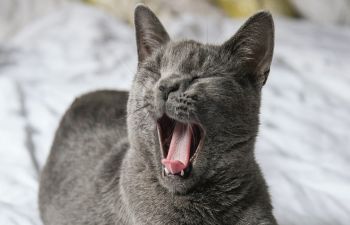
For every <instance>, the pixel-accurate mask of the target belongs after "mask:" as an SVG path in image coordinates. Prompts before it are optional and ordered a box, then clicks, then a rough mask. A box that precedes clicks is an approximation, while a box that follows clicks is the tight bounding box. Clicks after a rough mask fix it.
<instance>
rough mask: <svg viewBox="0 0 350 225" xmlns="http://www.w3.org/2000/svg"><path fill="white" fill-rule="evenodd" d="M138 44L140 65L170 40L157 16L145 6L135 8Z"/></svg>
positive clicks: (140, 5)
mask: <svg viewBox="0 0 350 225" xmlns="http://www.w3.org/2000/svg"><path fill="white" fill-rule="evenodd" d="M134 22H135V29H136V44H137V53H138V59H139V63H140V62H142V61H143V60H144V59H145V58H147V57H148V56H150V55H151V54H152V53H153V52H154V51H155V50H156V49H158V48H159V47H160V46H162V45H164V44H166V43H167V42H168V41H169V40H170V38H169V35H168V33H167V32H166V30H165V29H164V27H163V25H162V24H161V22H160V21H159V20H158V18H157V17H156V15H154V13H153V12H152V11H151V10H150V9H149V8H148V7H146V6H145V5H142V4H139V5H138V6H136V8H135V17H134Z"/></svg>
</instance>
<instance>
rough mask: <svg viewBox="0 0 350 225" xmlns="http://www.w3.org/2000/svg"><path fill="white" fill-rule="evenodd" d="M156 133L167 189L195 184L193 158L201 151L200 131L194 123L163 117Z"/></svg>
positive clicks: (203, 134)
mask: <svg viewBox="0 0 350 225" xmlns="http://www.w3.org/2000/svg"><path fill="white" fill-rule="evenodd" d="M157 131H158V138H159V143H160V150H161V156H162V160H161V163H162V165H163V167H162V169H163V171H162V173H161V174H162V180H163V181H164V182H163V183H164V184H165V186H167V188H168V189H170V190H174V189H178V188H180V189H181V187H178V186H182V187H184V188H185V186H191V183H193V182H195V179H194V174H193V173H194V170H193V168H192V166H193V165H195V164H196V163H195V161H196V159H197V156H198V154H200V151H201V149H202V148H203V144H204V138H205V132H204V129H203V128H202V126H201V125H200V124H198V123H193V122H190V121H183V120H181V121H180V120H177V119H174V118H171V117H169V116H167V115H166V114H164V115H163V116H162V117H161V118H159V119H158V120H157ZM187 183H188V185H185V184H187ZM183 191H184V190H174V192H183Z"/></svg>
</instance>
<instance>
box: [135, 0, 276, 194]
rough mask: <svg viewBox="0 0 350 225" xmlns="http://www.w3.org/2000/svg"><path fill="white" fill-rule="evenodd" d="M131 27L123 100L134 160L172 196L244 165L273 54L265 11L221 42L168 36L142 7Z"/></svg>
mask: <svg viewBox="0 0 350 225" xmlns="http://www.w3.org/2000/svg"><path fill="white" fill-rule="evenodd" d="M135 27H136V41H137V51H138V61H139V62H138V70H137V74H136V76H135V79H134V82H133V86H132V89H131V91H130V97H129V102H128V131H129V139H130V142H131V147H132V148H134V149H137V152H136V156H135V160H139V164H140V165H141V164H142V165H144V167H145V168H147V169H148V170H150V171H151V172H152V173H154V175H155V177H157V178H158V180H159V182H160V183H161V184H162V185H163V186H164V187H166V188H168V189H169V190H170V191H172V192H175V193H185V192H187V191H188V190H190V189H191V188H193V187H195V186H196V184H199V183H201V184H203V185H204V184H205V182H206V180H209V179H211V178H212V177H217V176H221V175H222V174H223V173H225V171H230V170H229V168H233V167H234V166H236V165H238V164H240V163H241V164H244V163H245V162H246V161H245V159H247V158H249V157H251V154H252V149H253V146H254V142H255V136H256V135H257V131H258V124H259V108H260V95H261V88H262V86H263V85H264V84H265V82H266V79H267V77H268V74H269V71H270V64H271V60H272V55H273V47H274V26H273V20H272V17H271V15H270V14H269V13H268V12H259V13H257V14H255V15H253V16H252V17H251V18H249V20H248V21H247V22H246V23H245V24H244V25H243V26H242V27H241V28H240V29H239V30H238V31H237V33H236V34H235V35H234V36H233V37H231V38H230V39H229V40H227V41H226V42H225V43H223V44H222V45H209V44H201V43H198V42H195V41H179V42H176V41H172V40H171V39H170V37H169V35H168V33H167V32H166V30H165V29H164V27H163V26H162V24H161V23H160V22H159V20H158V19H157V17H156V16H155V15H154V14H153V13H152V11H150V9H148V8H147V7H145V6H143V5H139V6H137V7H136V9H135ZM251 160H252V159H251ZM243 166H244V165H243Z"/></svg>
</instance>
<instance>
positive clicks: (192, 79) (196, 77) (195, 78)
mask: <svg viewBox="0 0 350 225" xmlns="http://www.w3.org/2000/svg"><path fill="white" fill-rule="evenodd" d="M198 79H199V76H193V77H192V78H191V80H190V84H192V83H193V82H194V81H196V80H198Z"/></svg>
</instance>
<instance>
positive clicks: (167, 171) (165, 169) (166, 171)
mask: <svg viewBox="0 0 350 225" xmlns="http://www.w3.org/2000/svg"><path fill="white" fill-rule="evenodd" d="M164 171H165V174H166V175H169V170H168V168H166V167H165V168H164Z"/></svg>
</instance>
